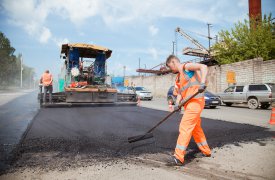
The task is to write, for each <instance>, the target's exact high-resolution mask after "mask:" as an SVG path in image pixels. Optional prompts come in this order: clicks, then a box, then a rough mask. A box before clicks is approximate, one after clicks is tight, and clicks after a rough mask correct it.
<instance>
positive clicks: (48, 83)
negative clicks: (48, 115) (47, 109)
mask: <svg viewBox="0 0 275 180" xmlns="http://www.w3.org/2000/svg"><path fill="white" fill-rule="evenodd" d="M40 82H41V83H42V84H43V86H44V96H43V102H44V103H46V97H47V92H48V91H49V102H50V103H52V92H53V76H52V74H50V71H49V70H46V71H45V72H44V73H43V75H42V77H41V79H40Z"/></svg>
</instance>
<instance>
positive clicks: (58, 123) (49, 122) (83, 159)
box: [10, 102, 275, 179]
mask: <svg viewBox="0 0 275 180" xmlns="http://www.w3.org/2000/svg"><path fill="white" fill-rule="evenodd" d="M148 103H149V102H148ZM151 103H152V102H151ZM165 115H167V111H162V110H156V109H151V108H145V107H135V106H103V107H95V106H91V107H71V108H44V109H40V110H39V112H38V114H37V115H36V116H35V117H34V119H33V120H32V123H31V124H30V126H29V128H28V129H27V131H26V133H25V135H24V137H23V139H22V141H21V144H20V146H18V148H17V149H16V151H15V152H14V155H15V159H14V164H13V166H12V168H11V169H10V171H14V170H16V169H17V168H35V167H40V168H42V169H48V170H53V169H59V170H62V171H67V170H68V169H70V168H78V167H87V166H93V165H94V164H97V163H102V162H106V164H107V165H108V166H111V167H116V166H115V164H117V163H118V162H120V160H123V161H124V163H125V164H126V166H129V165H131V164H134V163H137V162H138V163H141V165H144V166H152V167H155V166H157V167H159V166H163V165H164V164H165V162H166V161H167V157H168V155H169V154H171V153H172V152H173V150H174V147H175V143H176V139H177V136H178V125H179V122H180V117H181V114H179V113H177V114H175V115H173V116H172V117H171V119H170V120H169V121H167V122H165V123H164V124H163V125H161V126H160V127H159V128H158V129H156V131H155V132H154V138H152V139H148V140H144V141H140V142H137V143H132V144H129V143H128V141H127V138H128V137H130V136H135V135H140V134H143V133H144V132H146V131H147V130H148V129H150V128H151V127H152V126H153V125H155V124H156V123H157V122H158V121H159V120H161V119H162V118H163V117H164V116H165ZM202 126H203V129H204V131H205V134H206V136H207V140H208V144H209V145H210V147H211V148H212V149H213V154H215V153H216V151H219V152H223V155H227V156H229V158H230V159H234V156H238V151H240V150H237V151H236V150H235V149H231V148H229V147H232V146H233V147H238V148H240V147H242V146H243V144H248V146H251V148H253V147H254V146H255V143H256V144H259V145H260V146H262V147H268V148H269V146H271V145H270V144H272V143H273V145H272V146H271V149H273V150H274V142H273V141H274V137H275V134H274V131H271V130H270V129H269V128H266V127H262V126H255V125H251V124H244V123H236V122H229V121H223V120H220V119H214V118H203V120H202ZM223 148H224V149H226V150H225V151H227V149H228V150H229V151H231V153H232V152H234V153H236V154H234V153H233V154H228V153H227V152H224V151H223ZM267 150H270V149H267ZM197 152H198V151H197V147H196V145H195V143H194V142H193V141H191V143H190V145H189V149H188V153H187V155H186V163H185V164H186V165H185V166H184V170H183V172H184V173H186V174H189V175H191V177H195V179H196V178H198V177H202V178H211V179H212V178H216V179H227V178H228V177H230V178H229V179H231V178H233V179H238V178H240V179H242V178H244V179H245V178H256V179H257V178H263V179H265V178H271V177H274V174H273V173H272V172H273V171H264V172H265V174H263V175H262V174H257V173H256V174H253V173H252V174H249V173H247V174H246V173H242V172H241V171H242V170H243V171H244V172H245V168H247V167H245V168H244V167H243V168H242V170H240V172H238V173H237V172H236V171H235V170H234V169H233V170H232V168H233V167H231V170H220V171H217V168H218V167H212V166H211V164H209V163H208V164H207V163H204V164H203V167H202V164H201V163H200V161H199V160H198V159H197V158H195V156H196V153H197ZM269 152H270V151H268V153H269ZM243 153H247V154H249V153H251V156H252V155H254V154H253V153H254V152H248V151H247V152H243ZM217 154H218V153H217ZM223 155H222V156H223ZM259 157H262V155H259ZM264 157H265V156H264ZM270 157H274V155H271V156H270ZM215 158H216V157H215V155H214V156H213V157H212V158H211V159H214V161H215ZM251 158H252V157H250V159H251ZM256 159H257V158H256ZM252 161H255V160H254V159H253V158H252ZM196 162H197V163H196ZM240 162H242V161H241V160H240ZM223 163H224V164H226V163H227V162H223ZM235 163H238V162H235ZM105 168H106V167H105ZM164 168H165V167H164ZM270 168H272V167H270ZM199 169H200V170H199ZM227 169H228V168H227ZM229 169H230V168H229ZM170 170H171V169H170ZM170 170H169V171H170ZM172 170H173V169H172ZM209 170H210V171H209ZM194 172H196V173H194ZM152 178H153V177H152ZM136 179H138V178H136ZM176 179H177V178H176Z"/></svg>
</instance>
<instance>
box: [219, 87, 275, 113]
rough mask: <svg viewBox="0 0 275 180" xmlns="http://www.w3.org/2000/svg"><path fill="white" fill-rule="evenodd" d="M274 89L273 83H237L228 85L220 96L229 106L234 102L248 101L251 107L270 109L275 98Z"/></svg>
mask: <svg viewBox="0 0 275 180" xmlns="http://www.w3.org/2000/svg"><path fill="white" fill-rule="evenodd" d="M272 89H274V88H272V85H271V84H249V85H245V86H242V85H236V86H230V87H228V88H227V89H225V91H224V92H223V93H219V94H218V96H219V97H220V98H221V100H222V102H223V103H225V105H227V106H231V105H232V104H233V103H247V104H248V107H249V108H250V109H257V108H258V107H261V108H262V109H268V108H269V107H270V105H271V101H272V100H274V92H273V93H272ZM273 91H274V90H273ZM272 94H273V95H272Z"/></svg>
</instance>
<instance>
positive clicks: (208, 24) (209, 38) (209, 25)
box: [207, 23, 212, 55]
mask: <svg viewBox="0 0 275 180" xmlns="http://www.w3.org/2000/svg"><path fill="white" fill-rule="evenodd" d="M207 27H208V48H209V49H208V51H209V55H210V46H211V44H210V43H211V42H210V40H211V39H212V38H211V37H210V27H212V24H210V23H207Z"/></svg>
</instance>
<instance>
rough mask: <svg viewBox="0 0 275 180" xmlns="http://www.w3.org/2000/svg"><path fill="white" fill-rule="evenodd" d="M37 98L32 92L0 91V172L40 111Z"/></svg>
mask: <svg viewBox="0 0 275 180" xmlns="http://www.w3.org/2000/svg"><path fill="white" fill-rule="evenodd" d="M36 97H37V94H36V92H35V91H32V90H20V91H15V90H10V91H7V90H6V91H0V171H1V170H2V169H5V167H6V166H7V165H8V164H9V160H10V158H11V156H12V151H13V150H14V148H15V147H16V146H17V145H18V143H19V142H20V139H21V137H22V135H23V134H24V132H25V131H26V128H27V127H28V124H29V123H30V122H31V120H32V119H33V117H34V115H35V114H36V113H37V111H38V104H37V102H36Z"/></svg>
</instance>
